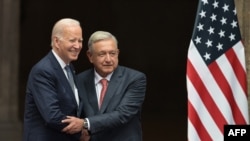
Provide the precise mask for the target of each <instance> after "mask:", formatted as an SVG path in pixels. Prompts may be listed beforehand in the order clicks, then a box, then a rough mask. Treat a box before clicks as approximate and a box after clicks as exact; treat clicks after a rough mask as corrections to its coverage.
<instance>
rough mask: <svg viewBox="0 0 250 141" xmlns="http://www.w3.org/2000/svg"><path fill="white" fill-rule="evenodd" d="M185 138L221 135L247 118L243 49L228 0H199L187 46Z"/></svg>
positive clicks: (205, 140) (207, 139) (209, 139)
mask: <svg viewBox="0 0 250 141" xmlns="http://www.w3.org/2000/svg"><path fill="white" fill-rule="evenodd" d="M186 79H187V92H188V102H187V103H188V140H189V141H200V140H201V141H214V140H216V141H223V139H224V137H223V130H224V129H223V127H224V125H227V124H233V125H234V124H248V123H249V121H248V120H249V119H248V101H247V81H246V66H245V52H244V46H243V44H242V41H241V35H240V30H239V23H238V19H237V14H236V9H235V5H234V0H200V1H199V5H198V9H197V15H196V20H195V25H194V30H193V34H192V39H191V42H190V45H189V49H188V59H187V74H186Z"/></svg>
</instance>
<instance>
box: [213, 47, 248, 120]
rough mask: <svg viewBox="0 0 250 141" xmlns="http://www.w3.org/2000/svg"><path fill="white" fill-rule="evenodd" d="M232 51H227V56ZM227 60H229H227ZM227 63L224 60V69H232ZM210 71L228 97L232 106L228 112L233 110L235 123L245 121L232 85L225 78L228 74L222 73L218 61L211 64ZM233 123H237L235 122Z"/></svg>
mask: <svg viewBox="0 0 250 141" xmlns="http://www.w3.org/2000/svg"><path fill="white" fill-rule="evenodd" d="M230 50H232V49H230ZM230 50H229V51H227V52H226V53H225V54H227V53H228V52H230ZM230 53H231V52H230ZM231 54H232V53H231ZM221 57H223V56H221ZM221 57H220V58H221ZM230 57H232V56H230ZM226 59H228V58H226ZM226 62H227V60H224V61H223V63H224V64H223V67H226V68H228V66H230V67H231V64H227V63H226ZM209 69H210V71H211V73H212V75H213V77H214V78H215V80H216V82H217V84H218V86H219V87H220V88H221V90H222V91H223V94H224V95H225V97H226V99H227V101H228V103H229V105H230V109H228V110H231V111H232V112H233V114H232V117H233V119H234V120H233V121H235V120H236V119H239V120H240V121H242V120H243V121H244V118H243V116H242V114H241V113H240V110H239V107H238V105H237V104H236V102H235V99H234V97H233V92H232V89H231V87H230V85H229V84H228V81H227V79H226V78H225V76H224V74H225V73H226V72H222V71H221V69H220V67H219V65H218V64H217V61H215V62H213V63H211V64H210V65H209ZM226 71H228V70H226ZM231 77H233V75H231ZM236 81H237V80H236ZM224 123H225V124H228V123H227V122H224ZM233 123H235V122H233ZM236 123H237V122H236ZM241 123H242V122H241ZM243 123H245V122H243Z"/></svg>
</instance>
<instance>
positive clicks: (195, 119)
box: [188, 101, 212, 141]
mask: <svg viewBox="0 0 250 141" xmlns="http://www.w3.org/2000/svg"><path fill="white" fill-rule="evenodd" d="M188 110H189V112H190V116H189V120H190V121H191V123H192V124H197V125H199V126H197V125H196V126H193V127H194V128H195V130H196V131H197V132H198V136H199V138H200V140H202V141H203V140H206V139H207V140H212V138H211V137H210V135H209V133H208V132H207V130H206V128H205V127H204V125H203V124H202V122H201V120H200V118H199V116H198V114H197V112H196V110H195V108H194V107H193V105H192V103H190V102H189V101H188Z"/></svg>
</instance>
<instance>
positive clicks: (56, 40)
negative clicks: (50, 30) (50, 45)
mask: <svg viewBox="0 0 250 141" xmlns="http://www.w3.org/2000/svg"><path fill="white" fill-rule="evenodd" d="M59 41H60V39H59V38H58V37H56V36H54V37H53V42H54V44H55V45H54V46H55V47H56V48H59V45H58V44H59Z"/></svg>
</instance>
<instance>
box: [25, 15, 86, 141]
mask: <svg viewBox="0 0 250 141" xmlns="http://www.w3.org/2000/svg"><path fill="white" fill-rule="evenodd" d="M82 41H83V37H82V29H81V26H80V23H79V21H77V20H74V19H69V18H65V19H61V20H59V21H58V22H57V23H56V24H55V25H54V27H53V31H52V36H51V46H52V50H51V51H50V52H49V53H48V54H47V55H46V56H45V57H44V58H42V59H41V60H40V61H39V62H38V63H37V64H35V65H34V66H33V68H32V69H31V72H30V74H29V78H28V82H27V89H26V99H25V113H24V134H23V141H79V140H80V138H81V137H82V134H81V133H82V132H81V131H82V126H83V119H80V118H77V116H78V117H79V116H80V114H81V107H82V98H81V97H79V96H78V89H77V84H76V83H75V84H74V82H71V83H70V82H69V81H68V80H69V78H70V77H72V76H73V77H74V76H75V75H74V73H72V74H70V75H72V76H70V75H68V74H67V72H66V70H65V67H66V66H69V68H70V69H69V72H74V69H73V66H72V64H71V61H74V60H77V58H78V55H79V53H80V51H81V49H82ZM73 79H74V78H73ZM70 84H72V86H71V85H70ZM68 116H72V117H68ZM66 118H70V119H71V120H72V123H71V124H70V129H72V130H73V129H74V132H75V134H72V135H70V134H67V133H65V132H63V131H62V129H63V128H64V127H66V126H67V125H68V124H66V123H62V120H63V119H66Z"/></svg>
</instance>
